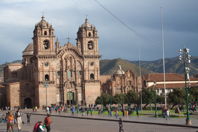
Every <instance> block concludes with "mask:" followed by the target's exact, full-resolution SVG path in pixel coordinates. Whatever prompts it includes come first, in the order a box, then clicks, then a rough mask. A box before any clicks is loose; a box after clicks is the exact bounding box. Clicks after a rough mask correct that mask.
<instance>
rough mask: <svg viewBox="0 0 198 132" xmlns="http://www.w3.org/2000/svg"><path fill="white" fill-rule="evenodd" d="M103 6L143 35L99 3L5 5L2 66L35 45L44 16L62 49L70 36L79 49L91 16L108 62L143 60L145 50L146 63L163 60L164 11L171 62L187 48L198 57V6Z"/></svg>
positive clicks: (116, 1) (0, 25) (14, 0)
mask: <svg viewBox="0 0 198 132" xmlns="http://www.w3.org/2000/svg"><path fill="white" fill-rule="evenodd" d="M98 1H99V2H100V3H102V4H103V5H104V6H105V7H106V8H107V9H109V10H110V11H111V12H112V13H113V14H115V15H116V16H117V17H118V18H119V19H121V20H122V21H123V22H124V23H126V24H127V25H128V26H130V27H131V28H132V29H133V30H135V31H136V32H137V33H138V35H137V34H135V33H134V32H133V31H130V30H129V29H128V28H126V26H124V25H123V24H121V23H120V22H119V21H117V20H116V19H115V18H114V17H112V16H111V15H110V14H109V13H108V12H107V11H105V10H104V9H103V8H101V7H100V6H99V5H98V4H97V2H95V0H1V1H0V12H1V14H0V18H1V21H0V29H1V30H0V46H1V47H3V49H2V48H1V49H0V56H1V57H2V56H7V57H4V59H3V58H0V63H3V62H5V61H6V59H5V58H12V59H14V57H15V58H16V59H19V58H21V55H22V53H21V52H22V51H23V49H24V48H25V47H26V46H27V44H28V43H29V42H31V41H32V39H31V38H32V36H33V33H32V32H33V29H34V26H35V24H36V23H38V22H39V21H40V19H41V18H40V17H41V16H42V15H43V14H44V16H45V19H46V20H47V21H48V22H49V23H50V24H52V25H53V27H54V29H55V33H56V36H57V37H58V38H59V40H60V41H61V44H62V45H63V44H64V43H66V41H67V40H66V37H68V34H69V37H71V38H72V42H73V43H74V44H75V38H76V32H77V30H78V27H79V26H80V25H81V24H82V23H83V22H84V19H85V16H86V15H88V19H89V21H90V23H92V24H93V25H95V26H96V28H97V29H98V32H99V37H100V39H99V42H100V43H99V47H100V52H101V54H102V56H103V58H104V59H105V58H116V57H121V58H125V59H133V60H137V59H138V53H139V49H140V48H141V52H142V58H143V59H145V60H154V59H158V58H161V56H162V53H161V51H162V50H161V23H160V7H161V6H162V7H163V16H164V17H163V18H164V20H163V22H164V35H165V44H166V45H165V47H166V51H165V54H166V57H172V56H177V52H176V51H177V49H179V48H183V45H184V44H187V46H188V48H190V49H192V54H193V55H197V52H196V49H197V48H198V46H197V41H198V40H197V35H198V28H197V22H198V14H197V11H198V8H197V5H198V1H195V0H188V1H181V0H174V1H171V0H166V1H164V0H149V1H147V0H141V1H140V0H124V1H123V0H108V1H107V0H98ZM10 45H12V47H10ZM112 47H113V50H112ZM5 50H6V51H7V52H5ZM6 53H8V54H6ZM10 61H11V60H10Z"/></svg>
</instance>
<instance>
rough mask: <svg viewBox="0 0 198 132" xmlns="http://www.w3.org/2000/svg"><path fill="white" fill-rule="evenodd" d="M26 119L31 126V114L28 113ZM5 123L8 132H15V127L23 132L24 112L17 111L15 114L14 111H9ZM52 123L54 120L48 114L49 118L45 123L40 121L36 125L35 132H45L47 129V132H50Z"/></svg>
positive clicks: (46, 118) (19, 131) (47, 117)
mask: <svg viewBox="0 0 198 132" xmlns="http://www.w3.org/2000/svg"><path fill="white" fill-rule="evenodd" d="M26 117H27V124H29V123H30V117H31V113H26ZM5 121H6V123H7V127H6V130H7V132H14V127H16V128H17V130H18V132H21V130H22V125H23V124H24V121H23V120H22V112H21V111H20V109H17V111H16V112H15V113H13V112H12V111H8V112H7V113H6V117H5ZM51 123H52V119H51V117H50V114H47V116H46V117H45V119H44V122H42V121H38V122H36V123H35V125H34V128H33V132H44V131H45V129H46V130H47V132H50V130H51Z"/></svg>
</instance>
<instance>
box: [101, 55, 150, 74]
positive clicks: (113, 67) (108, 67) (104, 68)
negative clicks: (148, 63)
mask: <svg viewBox="0 0 198 132" xmlns="http://www.w3.org/2000/svg"><path fill="white" fill-rule="evenodd" d="M119 65H121V66H122V69H123V70H124V71H126V70H131V71H133V72H134V74H136V75H139V74H140V70H139V66H138V65H137V64H133V63H132V62H130V61H128V60H123V59H120V58H119V59H113V60H101V61H100V74H102V75H112V74H113V73H115V72H116V71H117V70H118V66H119ZM141 72H142V74H147V73H150V72H151V71H149V70H147V69H145V68H141Z"/></svg>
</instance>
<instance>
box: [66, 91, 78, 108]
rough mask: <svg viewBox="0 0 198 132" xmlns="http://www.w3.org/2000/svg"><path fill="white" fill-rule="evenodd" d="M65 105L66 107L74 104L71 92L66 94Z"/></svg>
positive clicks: (73, 96) (73, 95)
mask: <svg viewBox="0 0 198 132" xmlns="http://www.w3.org/2000/svg"><path fill="white" fill-rule="evenodd" d="M67 104H68V105H73V104H76V101H75V94H74V92H71V91H70V92H67Z"/></svg>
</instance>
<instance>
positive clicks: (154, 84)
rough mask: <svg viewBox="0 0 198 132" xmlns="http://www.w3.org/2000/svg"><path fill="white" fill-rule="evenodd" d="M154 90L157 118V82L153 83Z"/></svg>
mask: <svg viewBox="0 0 198 132" xmlns="http://www.w3.org/2000/svg"><path fill="white" fill-rule="evenodd" d="M153 90H154V91H155V117H157V91H156V82H154V83H153Z"/></svg>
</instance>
